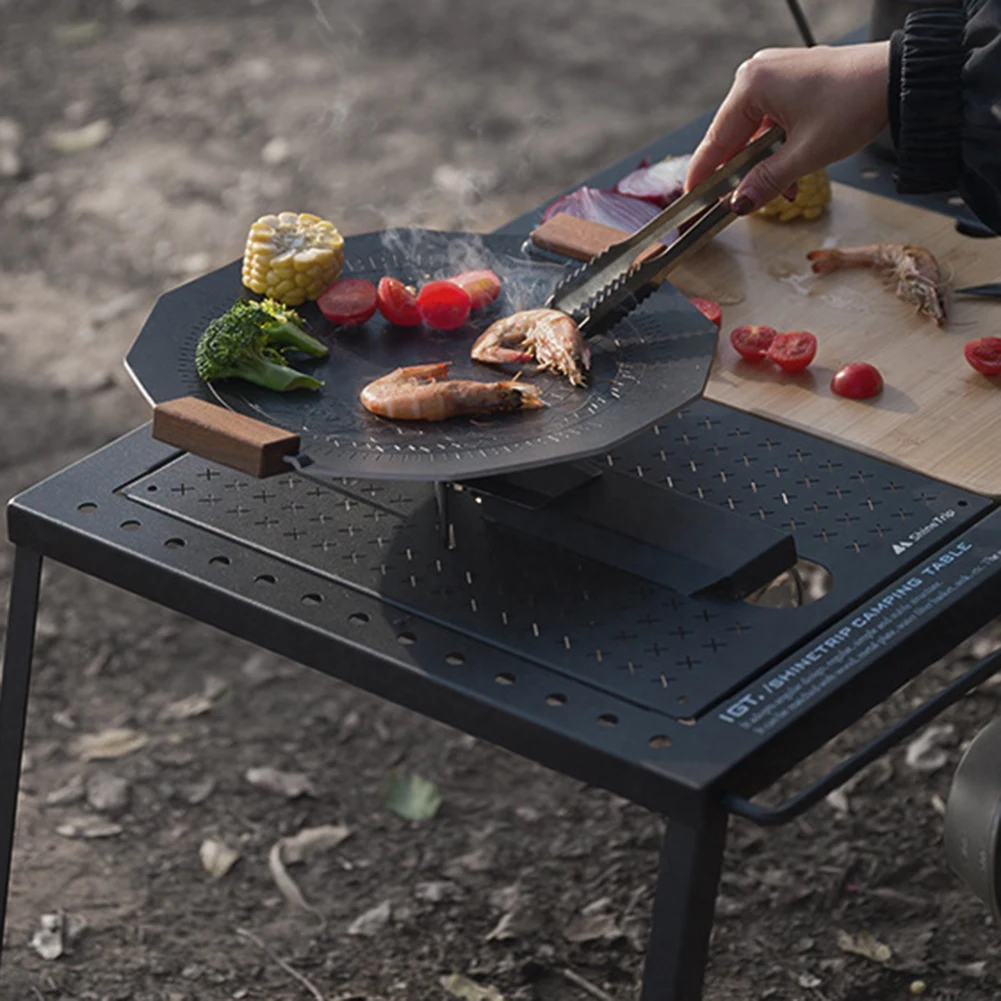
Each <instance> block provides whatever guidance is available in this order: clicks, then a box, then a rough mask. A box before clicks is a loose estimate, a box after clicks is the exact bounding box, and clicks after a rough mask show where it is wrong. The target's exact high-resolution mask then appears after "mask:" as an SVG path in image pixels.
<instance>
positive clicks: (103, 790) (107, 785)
mask: <svg viewBox="0 0 1001 1001" xmlns="http://www.w3.org/2000/svg"><path fill="white" fill-rule="evenodd" d="M87 802H88V803H89V804H90V806H91V808H92V809H94V810H97V812H98V813H111V814H115V813H121V812H122V811H123V810H124V809H125V808H126V807H127V806H128V805H129V784H128V782H126V781H125V779H123V778H120V777H119V776H117V775H109V774H108V773H107V772H96V773H95V774H94V775H91V777H90V778H89V779H87Z"/></svg>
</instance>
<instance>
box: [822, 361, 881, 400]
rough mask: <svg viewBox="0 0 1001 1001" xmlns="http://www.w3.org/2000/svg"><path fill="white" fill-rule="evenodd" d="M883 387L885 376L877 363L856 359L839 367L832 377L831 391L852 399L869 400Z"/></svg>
mask: <svg viewBox="0 0 1001 1001" xmlns="http://www.w3.org/2000/svg"><path fill="white" fill-rule="evenodd" d="M882 389H883V377H882V375H880V373H879V369H878V368H876V366H875V365H870V364H869V363H868V362H864V361H855V362H852V363H851V364H850V365H845V366H844V368H839V369H838V371H837V372H835V373H834V378H833V379H831V392H832V393H836V394H837V395H838V396H847V397H848V398H849V399H850V400H868V399H869V397H871V396H876V395H878V394H879V393H880V392H881V391H882Z"/></svg>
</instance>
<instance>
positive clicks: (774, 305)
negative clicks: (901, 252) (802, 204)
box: [670, 184, 1001, 496]
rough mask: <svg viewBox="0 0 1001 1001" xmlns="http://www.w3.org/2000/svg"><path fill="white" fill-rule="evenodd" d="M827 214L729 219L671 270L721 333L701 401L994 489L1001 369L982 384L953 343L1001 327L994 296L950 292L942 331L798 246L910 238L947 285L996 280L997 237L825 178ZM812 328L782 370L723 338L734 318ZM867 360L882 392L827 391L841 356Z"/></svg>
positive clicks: (999, 451) (999, 491)
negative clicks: (717, 315)
mask: <svg viewBox="0 0 1001 1001" xmlns="http://www.w3.org/2000/svg"><path fill="white" fill-rule="evenodd" d="M833 198H834V200H833V204H832V206H831V210H830V212H829V213H828V214H826V215H825V216H824V217H822V218H821V219H818V220H815V221H812V222H797V223H789V224H781V223H775V222H773V221H772V220H768V219H758V218H751V219H748V220H738V221H737V222H735V223H733V224H732V225H731V226H729V227H728V228H727V229H726V230H724V231H723V232H722V233H721V234H720V235H718V236H717V237H716V238H715V240H714V241H713V242H712V244H710V245H708V246H707V247H705V248H704V249H703V250H701V251H699V252H698V253H697V254H696V255H694V256H693V257H692V259H691V260H690V261H686V262H685V263H684V264H683V265H682V266H680V267H679V268H678V269H677V270H676V271H674V272H673V273H672V274H671V279H670V280H671V282H672V283H673V284H674V285H676V286H677V287H678V288H679V289H681V291H683V292H684V293H686V294H687V295H690V296H704V297H706V298H710V299H715V300H716V301H718V302H720V304H721V306H722V310H723V328H722V330H721V332H720V340H719V345H718V347H717V352H716V358H715V360H714V363H713V367H712V370H711V373H710V377H709V381H708V384H707V386H706V390H705V396H706V397H707V398H708V399H712V400H717V401H719V402H720V403H726V404H729V405H730V406H733V407H737V408H739V409H741V410H744V411H747V412H749V413H753V414H758V415H760V416H764V417H768V418H771V419H773V420H776V421H779V422H781V423H783V424H787V425H791V426H793V427H797V428H801V429H803V430H806V431H809V432H811V433H813V434H817V435H820V436H822V437H824V438H828V439H831V440H834V441H837V442H840V443H843V444H845V445H848V446H850V447H853V448H856V449H859V450H862V451H865V452H867V453H869V454H872V455H876V456H879V457H881V458H885V459H889V460H890V461H892V462H896V463H898V464H901V465H903V466H907V467H909V468H911V469H914V470H917V471H919V472H922V473H925V474H927V475H929V476H934V477H937V478H939V479H943V480H946V481H948V482H950V483H953V484H955V485H956V486H959V487H964V488H966V489H968V490H973V491H976V492H979V493H985V494H990V495H995V496H999V495H1001V377H997V378H995V379H993V380H991V379H987V378H985V377H984V376H982V375H979V374H978V373H977V372H975V371H974V370H973V369H972V368H971V367H970V366H969V365H968V364H967V362H966V360H965V358H964V357H963V345H964V344H965V343H966V342H967V341H970V340H973V339H975V338H978V337H986V336H1001V300H977V299H972V298H966V297H959V296H957V297H956V298H955V299H954V300H953V301H952V302H951V309H950V318H949V321H948V323H947V325H946V326H945V327H944V328H940V327H938V326H937V325H936V324H935V322H934V321H932V320H930V319H927V318H925V317H922V316H919V315H918V314H917V313H916V312H915V309H914V307H913V306H911V305H909V304H908V303H905V302H902V301H901V300H900V299H898V298H897V297H896V295H895V294H894V292H893V289H892V288H887V287H885V286H884V285H883V283H882V282H881V280H880V278H879V277H878V275H877V274H876V273H875V272H874V271H869V270H858V271H856V270H849V271H840V272H836V273H834V274H831V275H824V276H821V275H814V274H813V273H812V270H811V267H810V263H809V261H807V259H806V255H807V253H808V252H809V251H810V250H813V249H816V248H818V247H824V246H840V247H850V246H855V245H860V244H869V243H916V244H919V245H922V246H925V247H927V248H928V249H929V250H931V251H932V252H933V253H934V254H935V255H936V257H937V258H938V261H939V263H940V265H941V266H942V268H943V270H944V272H945V274H946V276H947V277H949V276H951V282H950V284H952V285H956V286H961V285H972V284H976V283H981V282H987V281H995V280H998V279H1001V240H998V239H995V240H990V239H988V240H975V239H971V238H969V237H966V236H963V235H962V234H960V233H957V232H956V230H955V227H954V224H953V221H952V220H951V219H949V218H947V217H945V216H942V215H940V214H938V213H935V212H930V211H927V210H924V209H918V208H914V207H912V206H909V205H904V204H902V203H900V202H897V201H894V200H892V199H888V198H883V197H881V196H878V195H871V194H868V193H866V192H863V191H859V190H857V189H855V188H849V187H846V186H842V185H839V184H835V185H833ZM752 323H759V324H766V325H768V326H771V327H774V328H775V329H777V330H782V331H785V330H809V331H810V332H811V333H813V334H815V335H816V337H817V340H818V350H817V357H816V359H815V361H814V362H813V364H812V365H811V367H810V368H809V369H807V371H806V372H804V373H801V374H798V375H794V376H789V375H786V374H785V373H783V372H781V371H780V370H778V369H777V368H775V366H773V365H771V364H770V363H763V364H760V365H755V364H750V363H748V362H745V361H743V360H742V359H741V358H740V357H739V355H737V353H736V352H735V351H734V350H733V348H732V347H731V346H730V341H729V333H730V331H731V330H732V329H733V328H734V327H736V326H740V325H742V324H752ZM853 361H866V362H869V363H871V364H873V365H875V366H876V367H877V368H878V369H879V370H880V372H881V373H882V375H883V379H884V382H885V388H884V390H883V393H882V395H881V396H879V397H876V398H875V399H874V400H870V401H854V400H846V399H843V398H841V397H837V396H834V395H833V394H832V393H831V391H830V388H829V384H830V381H831V376H832V375H833V374H834V373H835V372H836V371H837V370H838V368H840V367H841V366H842V365H845V364H848V363H849V362H853Z"/></svg>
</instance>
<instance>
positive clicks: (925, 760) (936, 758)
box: [904, 723, 956, 772]
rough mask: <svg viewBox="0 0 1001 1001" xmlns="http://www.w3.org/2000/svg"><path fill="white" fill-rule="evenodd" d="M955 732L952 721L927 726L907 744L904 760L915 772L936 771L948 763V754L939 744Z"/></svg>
mask: <svg viewBox="0 0 1001 1001" xmlns="http://www.w3.org/2000/svg"><path fill="white" fill-rule="evenodd" d="M955 732H956V728H955V726H953V725H952V723H941V724H937V725H936V726H930V727H928V728H927V729H926V730H925V731H924V733H922V734H921V736H919V737H916V738H915V739H914V740H912V741H911V742H910V743H909V744H908V745H907V754H906V756H905V759H904V760H905V761H906V762H907V765H908V767H910V768H913V769H914V770H915V771H916V772H937V771H938V770H939V769H940V768H944V767H945V766H946V765H947V764H948V763H949V755H948V753H947V752H946V751H944V750H942V748H941V746H940V745H941V744H942V743H944V742H946V741H948V740H950V739H951V738H952V737H953V735H954V734H955Z"/></svg>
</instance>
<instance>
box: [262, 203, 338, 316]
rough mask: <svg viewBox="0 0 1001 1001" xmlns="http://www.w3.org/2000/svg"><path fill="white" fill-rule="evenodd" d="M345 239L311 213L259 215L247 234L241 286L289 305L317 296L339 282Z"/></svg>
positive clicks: (328, 224) (323, 220)
mask: <svg viewBox="0 0 1001 1001" xmlns="http://www.w3.org/2000/svg"><path fill="white" fill-rule="evenodd" d="M343 263H344V240H343V238H342V237H341V234H340V233H338V232H337V230H336V229H335V228H334V224H333V223H331V222H327V220H326V219H321V218H320V217H319V216H315V215H310V214H309V213H307V212H300V213H295V212H279V213H278V214H277V215H266V216H261V218H260V219H258V220H257V221H256V222H255V223H254V224H253V225H252V226H251V227H250V232H249V233H248V234H247V246H246V249H245V250H244V252H243V284H244V285H246V286H247V288H249V289H250V290H251V291H253V292H257V293H259V294H261V295H266V296H269V297H270V298H272V299H276V300H277V301H278V302H280V303H283V304H284V305H286V306H299V305H301V304H302V303H304V302H305V301H306V300H307V299H316V298H318V297H319V295H320V294H321V293H322V292H323V290H324V289H325V288H327V287H328V286H329V285H331V284H333V283H334V282H335V281H337V276H338V275H339V274H340V273H341V266H342V265H343Z"/></svg>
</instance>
